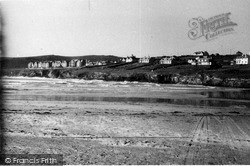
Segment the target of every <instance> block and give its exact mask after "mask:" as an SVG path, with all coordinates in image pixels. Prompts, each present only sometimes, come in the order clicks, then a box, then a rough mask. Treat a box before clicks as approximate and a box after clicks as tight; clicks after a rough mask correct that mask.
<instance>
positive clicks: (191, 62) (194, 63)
mask: <svg viewBox="0 0 250 166" xmlns="http://www.w3.org/2000/svg"><path fill="white" fill-rule="evenodd" d="M187 62H188V63H190V64H191V65H196V60H195V59H188V61H187Z"/></svg>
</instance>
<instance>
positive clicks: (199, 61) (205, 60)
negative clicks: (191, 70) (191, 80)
mask: <svg viewBox="0 0 250 166" xmlns="http://www.w3.org/2000/svg"><path fill="white" fill-rule="evenodd" d="M196 61H197V65H204V66H205V65H211V62H210V58H208V57H207V56H201V57H197V58H196Z"/></svg>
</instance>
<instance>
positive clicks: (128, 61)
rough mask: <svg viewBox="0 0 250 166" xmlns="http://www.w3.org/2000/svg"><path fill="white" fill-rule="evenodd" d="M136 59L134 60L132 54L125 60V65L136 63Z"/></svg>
mask: <svg viewBox="0 0 250 166" xmlns="http://www.w3.org/2000/svg"><path fill="white" fill-rule="evenodd" d="M137 60H138V58H136V57H135V56H134V55H133V54H132V55H131V56H130V57H127V58H126V63H130V62H137Z"/></svg>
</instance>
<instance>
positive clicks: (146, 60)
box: [139, 56, 150, 63]
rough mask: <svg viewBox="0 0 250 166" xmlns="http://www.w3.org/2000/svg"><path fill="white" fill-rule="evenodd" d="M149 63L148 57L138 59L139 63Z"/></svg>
mask: <svg viewBox="0 0 250 166" xmlns="http://www.w3.org/2000/svg"><path fill="white" fill-rule="evenodd" d="M149 61H150V57H149V56H147V57H146V56H145V57H142V58H140V59H139V63H149Z"/></svg>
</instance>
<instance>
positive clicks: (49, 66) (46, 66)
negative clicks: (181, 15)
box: [42, 61, 52, 69]
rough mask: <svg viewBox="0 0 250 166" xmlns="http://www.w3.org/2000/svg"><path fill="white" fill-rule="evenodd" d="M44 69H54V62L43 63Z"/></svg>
mask: <svg viewBox="0 0 250 166" xmlns="http://www.w3.org/2000/svg"><path fill="white" fill-rule="evenodd" d="M42 67H43V68H45V69H48V68H51V67H52V62H51V61H49V62H47V61H46V62H43V65H42Z"/></svg>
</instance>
